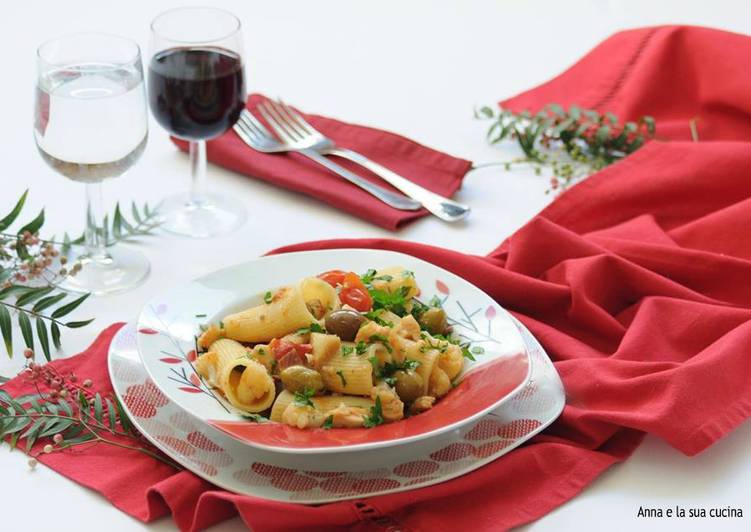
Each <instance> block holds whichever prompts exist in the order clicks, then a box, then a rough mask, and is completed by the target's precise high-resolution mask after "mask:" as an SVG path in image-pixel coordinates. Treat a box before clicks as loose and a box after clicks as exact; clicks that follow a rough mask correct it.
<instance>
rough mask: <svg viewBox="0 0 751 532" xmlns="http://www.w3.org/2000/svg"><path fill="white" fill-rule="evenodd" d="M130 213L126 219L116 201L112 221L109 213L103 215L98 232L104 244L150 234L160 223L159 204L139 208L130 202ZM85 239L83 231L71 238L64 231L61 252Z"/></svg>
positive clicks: (81, 243) (83, 241) (145, 204)
mask: <svg viewBox="0 0 751 532" xmlns="http://www.w3.org/2000/svg"><path fill="white" fill-rule="evenodd" d="M130 213H131V217H132V218H131V220H128V218H127V217H126V216H125V215H124V214H123V213H122V210H121V209H120V203H117V204H115V210H114V212H113V213H112V219H111V220H112V221H110V216H109V215H105V217H104V220H103V223H102V227H101V228H100V234H99V236H100V238H102V239H103V240H104V242H105V246H107V247H110V246H113V245H115V244H117V243H118V242H127V241H129V240H132V239H134V238H136V237H139V236H147V235H151V234H153V232H154V229H156V228H157V227H159V225H161V220H160V218H159V206H157V207H151V206H149V204H148V203H144V204H143V207H140V208H139V207H138V205H137V204H136V202H135V201H134V202H132V203H131V204H130ZM85 240H86V234H85V233H82V234H81V235H79V236H78V237H76V238H71V237H70V235H69V234H68V233H65V235H64V236H63V242H61V243H60V244H62V251H63V253H67V252H68V251H69V250H70V249H71V247H72V246H75V245H83V244H84V243H85Z"/></svg>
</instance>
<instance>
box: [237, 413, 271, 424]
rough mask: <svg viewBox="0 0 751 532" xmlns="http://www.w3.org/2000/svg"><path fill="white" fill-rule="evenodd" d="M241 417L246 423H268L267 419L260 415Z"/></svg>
mask: <svg viewBox="0 0 751 532" xmlns="http://www.w3.org/2000/svg"><path fill="white" fill-rule="evenodd" d="M242 417H243V418H244V419H247V420H248V421H252V422H253V423H268V421H269V418H267V417H263V416H262V415H261V414H250V413H246V414H243V415H242Z"/></svg>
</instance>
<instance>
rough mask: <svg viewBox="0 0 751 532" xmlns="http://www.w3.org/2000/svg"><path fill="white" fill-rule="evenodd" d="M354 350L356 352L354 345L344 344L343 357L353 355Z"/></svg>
mask: <svg viewBox="0 0 751 532" xmlns="http://www.w3.org/2000/svg"><path fill="white" fill-rule="evenodd" d="M354 352H355V348H354V347H353V346H351V345H343V346H342V356H343V357H346V356H349V355H351V354H352V353H354Z"/></svg>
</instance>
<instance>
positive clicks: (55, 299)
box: [31, 292, 68, 313]
mask: <svg viewBox="0 0 751 532" xmlns="http://www.w3.org/2000/svg"><path fill="white" fill-rule="evenodd" d="M66 297H68V294H66V293H65V292H63V293H61V294H55V295H54V296H49V297H45V298H42V299H40V300H39V301H37V302H36V304H35V305H34V307H33V308H32V309H31V310H32V312H36V313H39V312H41V311H43V310H44V309H46V308H48V307H51V306H52V305H54V304H55V303H59V302H60V301H62V300H63V299H65V298H66Z"/></svg>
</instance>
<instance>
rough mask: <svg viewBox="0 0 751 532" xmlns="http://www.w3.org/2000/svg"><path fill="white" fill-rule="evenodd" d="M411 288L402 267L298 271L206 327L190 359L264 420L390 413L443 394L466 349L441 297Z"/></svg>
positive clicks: (367, 421)
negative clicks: (302, 274)
mask: <svg viewBox="0 0 751 532" xmlns="http://www.w3.org/2000/svg"><path fill="white" fill-rule="evenodd" d="M419 295H420V289H419V287H418V285H417V281H416V279H415V276H414V274H413V273H412V272H410V271H408V270H405V269H404V268H401V267H390V268H384V269H381V270H378V271H376V270H368V271H367V272H366V273H365V274H362V275H358V274H356V273H354V272H345V271H342V270H332V271H328V272H325V273H322V274H321V275H319V276H317V277H306V278H304V279H302V280H301V281H299V282H297V283H295V284H292V285H289V286H284V287H281V288H277V289H274V290H269V291H267V292H265V293H264V294H263V298H262V299H263V303H261V304H259V305H257V306H254V307H251V308H248V309H246V310H243V311H241V312H237V313H234V314H230V315H227V316H225V317H224V318H222V320H221V321H220V322H219V323H218V324H211V325H209V326H208V327H206V328H205V329H204V331H203V333H202V334H201V336H200V337H199V338H198V345H199V346H200V347H201V349H203V350H204V352H203V353H202V354H200V356H199V357H198V359H197V360H196V362H195V367H196V370H197V371H198V373H199V374H200V375H201V376H202V377H203V378H204V379H205V380H206V382H207V383H209V384H210V385H211V386H213V387H215V388H216V389H218V390H219V391H220V392H221V393H222V395H224V397H225V398H226V399H227V401H228V402H229V403H230V404H232V405H233V406H234V407H235V408H237V409H239V410H240V411H242V412H247V413H249V414H259V413H264V414H266V415H267V416H268V417H269V419H270V420H271V421H272V422H279V423H286V424H288V425H290V426H294V427H297V428H300V429H306V428H325V429H327V428H343V427H373V426H376V425H379V424H381V423H387V422H394V421H398V420H400V419H403V418H404V417H406V416H409V415H415V414H418V413H420V412H424V411H426V410H429V409H430V408H431V407H432V406H433V405H434V404H435V402H436V400H438V399H440V398H441V397H443V396H444V395H446V394H447V393H448V392H449V391H450V390H451V387H452V382H454V381H455V379H456V378H457V377H458V376H459V374H460V373H461V371H462V369H463V367H464V358H465V356H466V355H467V353H469V350H468V346H467V345H465V344H461V343H460V342H459V341H458V339H457V338H455V337H454V336H453V335H452V332H451V328H450V327H449V325H448V320H447V317H446V313H445V312H444V310H443V308H441V304H440V301H437V300H434V301H433V302H431V303H430V304H425V303H423V302H421V301H420V300H419V299H418V297H419ZM254 419H258V416H254Z"/></svg>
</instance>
